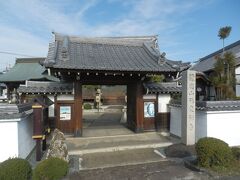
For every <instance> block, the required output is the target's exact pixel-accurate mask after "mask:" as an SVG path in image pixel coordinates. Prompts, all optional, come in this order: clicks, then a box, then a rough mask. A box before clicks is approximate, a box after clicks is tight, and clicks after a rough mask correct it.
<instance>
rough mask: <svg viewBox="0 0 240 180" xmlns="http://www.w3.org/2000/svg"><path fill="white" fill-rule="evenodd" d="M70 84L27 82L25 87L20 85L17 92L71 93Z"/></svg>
mask: <svg viewBox="0 0 240 180" xmlns="http://www.w3.org/2000/svg"><path fill="white" fill-rule="evenodd" d="M72 90H73V84H72V83H62V82H61V83H58V82H46V81H36V82H35V81H27V83H26V85H20V86H19V88H18V89H17V91H18V92H19V93H33V94H34V93H41V94H44V93H46V94H48V93H52V94H55V93H72Z"/></svg>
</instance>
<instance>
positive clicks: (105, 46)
mask: <svg viewBox="0 0 240 180" xmlns="http://www.w3.org/2000/svg"><path fill="white" fill-rule="evenodd" d="M54 34H55V42H52V43H50V45H49V51H48V56H47V58H46V60H45V62H44V65H45V66H46V67H51V68H56V69H76V70H93V71H94V70H98V71H122V72H175V71H179V69H180V68H182V67H185V66H186V64H181V63H179V61H177V62H176V64H174V61H169V60H167V59H166V60H165V61H164V62H162V61H161V62H160V61H159V60H160V59H159V58H160V52H159V50H158V47H157V36H139V37H101V38H99V37H95V38H94V37H92V38H84V37H76V36H66V35H61V34H58V33H54Z"/></svg>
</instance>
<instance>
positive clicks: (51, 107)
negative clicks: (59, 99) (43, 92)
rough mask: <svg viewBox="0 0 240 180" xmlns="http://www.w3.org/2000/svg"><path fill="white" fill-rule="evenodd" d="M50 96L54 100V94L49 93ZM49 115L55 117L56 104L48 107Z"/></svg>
mask: <svg viewBox="0 0 240 180" xmlns="http://www.w3.org/2000/svg"><path fill="white" fill-rule="evenodd" d="M48 98H49V99H50V100H51V101H53V102H54V95H48ZM48 116H49V117H55V114H54V104H52V105H51V106H49V107H48Z"/></svg>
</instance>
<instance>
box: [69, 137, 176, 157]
mask: <svg viewBox="0 0 240 180" xmlns="http://www.w3.org/2000/svg"><path fill="white" fill-rule="evenodd" d="M177 141H178V140H176V139H174V138H171V137H164V136H162V135H161V134H159V133H156V132H150V133H143V134H132V135H120V136H110V137H109V136H106V137H94V138H67V140H66V144H67V146H68V152H69V154H70V155H83V154H92V153H97V152H114V151H124V150H133V149H144V148H158V147H166V146H169V145H172V144H173V143H176V142H177Z"/></svg>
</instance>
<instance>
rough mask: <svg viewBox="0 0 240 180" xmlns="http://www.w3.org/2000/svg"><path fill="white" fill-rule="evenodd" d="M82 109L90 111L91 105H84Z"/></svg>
mask: <svg viewBox="0 0 240 180" xmlns="http://www.w3.org/2000/svg"><path fill="white" fill-rule="evenodd" d="M83 108H84V109H92V105H91V104H89V103H86V104H84V105H83Z"/></svg>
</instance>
